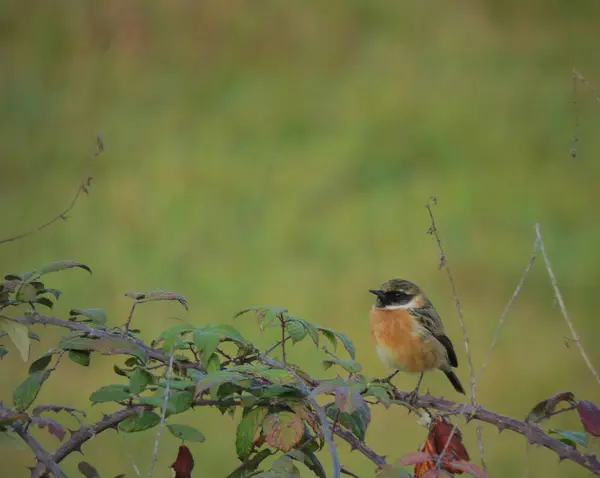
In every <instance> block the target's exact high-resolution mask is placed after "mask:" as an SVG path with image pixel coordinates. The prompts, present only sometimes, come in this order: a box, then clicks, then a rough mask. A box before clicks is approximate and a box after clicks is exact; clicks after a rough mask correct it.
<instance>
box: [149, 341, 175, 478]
mask: <svg viewBox="0 0 600 478" xmlns="http://www.w3.org/2000/svg"><path fill="white" fill-rule="evenodd" d="M174 355H175V347H173V349H172V350H171V354H170V355H169V366H168V367H167V385H166V387H165V400H164V403H163V407H162V413H161V415H160V423H159V424H158V430H156V438H155V439H154V450H153V452H152V460H151V461H150V471H149V472H148V478H152V474H153V473H154V467H155V466H156V459H157V458H158V444H159V443H160V434H161V433H162V429H163V427H164V426H165V418H166V416H167V406H168V404H169V395H170V393H171V379H172V375H173V357H174Z"/></svg>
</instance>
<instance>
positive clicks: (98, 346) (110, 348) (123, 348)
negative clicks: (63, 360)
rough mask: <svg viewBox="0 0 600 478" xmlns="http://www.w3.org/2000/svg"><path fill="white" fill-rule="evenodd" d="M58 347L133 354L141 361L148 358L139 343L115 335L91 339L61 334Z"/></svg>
mask: <svg viewBox="0 0 600 478" xmlns="http://www.w3.org/2000/svg"><path fill="white" fill-rule="evenodd" d="M58 347H59V348H60V349H62V350H93V351H96V352H100V353H101V354H104V355H117V354H128V355H133V356H135V357H136V358H137V359H138V360H139V361H140V362H141V363H145V362H146V361H147V360H148V354H147V353H146V351H145V350H144V349H143V348H141V347H140V346H139V345H137V344H135V343H133V342H130V341H129V340H125V339H120V338H115V337H102V338H99V339H91V338H88V337H80V336H69V335H68V334H67V335H65V336H63V338H62V339H61V341H60V342H59V344H58Z"/></svg>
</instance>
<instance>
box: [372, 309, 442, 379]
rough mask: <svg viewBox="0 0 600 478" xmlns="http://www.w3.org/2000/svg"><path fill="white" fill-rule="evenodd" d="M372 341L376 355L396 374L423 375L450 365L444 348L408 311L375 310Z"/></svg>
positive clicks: (373, 313)
mask: <svg viewBox="0 0 600 478" xmlns="http://www.w3.org/2000/svg"><path fill="white" fill-rule="evenodd" d="M371 337H372V339H373V342H374V344H375V347H376V350H377V355H379V358H380V359H381V361H382V362H383V363H384V365H386V366H388V367H389V368H391V369H393V370H402V371H405V372H424V371H426V370H431V369H435V368H440V367H441V366H443V365H444V364H445V363H446V362H447V358H446V352H445V350H444V347H443V345H442V344H441V343H440V342H439V341H438V340H437V339H436V338H435V337H433V335H431V333H430V332H429V331H427V330H426V329H425V328H424V327H423V326H421V325H420V324H419V323H418V322H417V321H416V320H415V319H414V318H413V317H412V316H411V314H410V312H409V311H408V310H407V309H393V310H386V309H372V310H371Z"/></svg>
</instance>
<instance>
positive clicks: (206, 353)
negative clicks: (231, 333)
mask: <svg viewBox="0 0 600 478" xmlns="http://www.w3.org/2000/svg"><path fill="white" fill-rule="evenodd" d="M194 343H195V344H196V348H197V349H198V350H199V351H200V358H201V359H202V364H203V365H204V366H206V365H207V364H208V361H209V359H210V356H211V355H212V354H214V353H215V351H216V350H217V347H218V346H219V344H220V343H221V336H220V335H219V334H216V333H212V332H205V331H204V330H202V329H196V330H195V331H194Z"/></svg>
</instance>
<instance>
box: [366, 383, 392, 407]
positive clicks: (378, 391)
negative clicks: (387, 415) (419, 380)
mask: <svg viewBox="0 0 600 478" xmlns="http://www.w3.org/2000/svg"><path fill="white" fill-rule="evenodd" d="M366 395H370V396H372V397H375V398H377V399H378V400H379V401H380V402H381V403H382V405H383V406H384V407H385V408H389V406H390V405H391V403H392V402H391V400H392V398H393V396H394V395H393V392H392V390H391V389H390V387H389V386H386V385H384V384H379V383H372V384H369V388H368V389H367V392H366Z"/></svg>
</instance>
